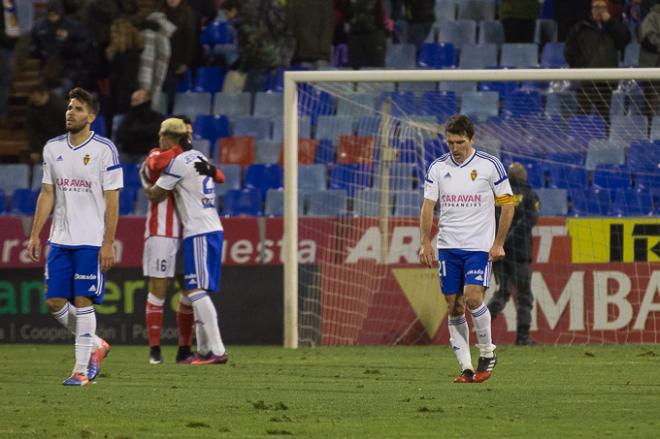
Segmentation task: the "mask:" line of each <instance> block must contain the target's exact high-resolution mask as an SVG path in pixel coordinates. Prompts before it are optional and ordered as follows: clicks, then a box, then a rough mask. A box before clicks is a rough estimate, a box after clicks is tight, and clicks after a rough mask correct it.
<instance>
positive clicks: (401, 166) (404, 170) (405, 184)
mask: <svg viewBox="0 0 660 439" xmlns="http://www.w3.org/2000/svg"><path fill="white" fill-rule="evenodd" d="M415 170H416V165H415V163H414V162H413V163H390V165H389V168H388V181H389V190H391V191H408V190H412V188H413V185H414V184H415ZM380 174H381V173H380V168H376V170H375V172H374V179H373V186H372V187H373V188H374V190H379V189H380V185H381V175H380Z"/></svg>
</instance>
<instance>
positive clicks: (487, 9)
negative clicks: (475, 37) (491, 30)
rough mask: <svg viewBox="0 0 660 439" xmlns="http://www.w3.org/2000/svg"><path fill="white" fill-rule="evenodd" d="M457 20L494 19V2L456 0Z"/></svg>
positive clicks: (486, 0)
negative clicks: (458, 0) (457, 0)
mask: <svg viewBox="0 0 660 439" xmlns="http://www.w3.org/2000/svg"><path fill="white" fill-rule="evenodd" d="M457 17H458V19H459V20H476V21H481V20H494V19H495V2H493V0H461V1H460V2H458V15H457Z"/></svg>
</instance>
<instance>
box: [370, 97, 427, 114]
mask: <svg viewBox="0 0 660 439" xmlns="http://www.w3.org/2000/svg"><path fill="white" fill-rule="evenodd" d="M388 99H389V102H390V104H391V105H390V109H389V114H390V115H392V116H394V117H409V116H410V115H411V114H415V113H416V112H417V108H416V103H415V93H413V92H411V91H400V92H383V93H381V94H380V95H379V96H378V98H377V99H376V109H377V110H379V111H383V105H384V104H385V103H386V102H387V100H388Z"/></svg>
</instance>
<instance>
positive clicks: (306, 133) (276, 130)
mask: <svg viewBox="0 0 660 439" xmlns="http://www.w3.org/2000/svg"><path fill="white" fill-rule="evenodd" d="M272 120H273V133H272V136H271V140H273V141H274V142H282V141H284V119H283V118H281V117H273V118H272ZM298 136H299V137H304V138H306V139H309V138H311V137H312V121H311V119H310V118H309V117H308V116H304V117H299V118H298Z"/></svg>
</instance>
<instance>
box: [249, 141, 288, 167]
mask: <svg viewBox="0 0 660 439" xmlns="http://www.w3.org/2000/svg"><path fill="white" fill-rule="evenodd" d="M281 149H282V143H281V142H272V141H269V140H258V141H257V146H256V151H255V158H254V162H255V163H261V164H268V163H278V162H279V160H280V153H281Z"/></svg>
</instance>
